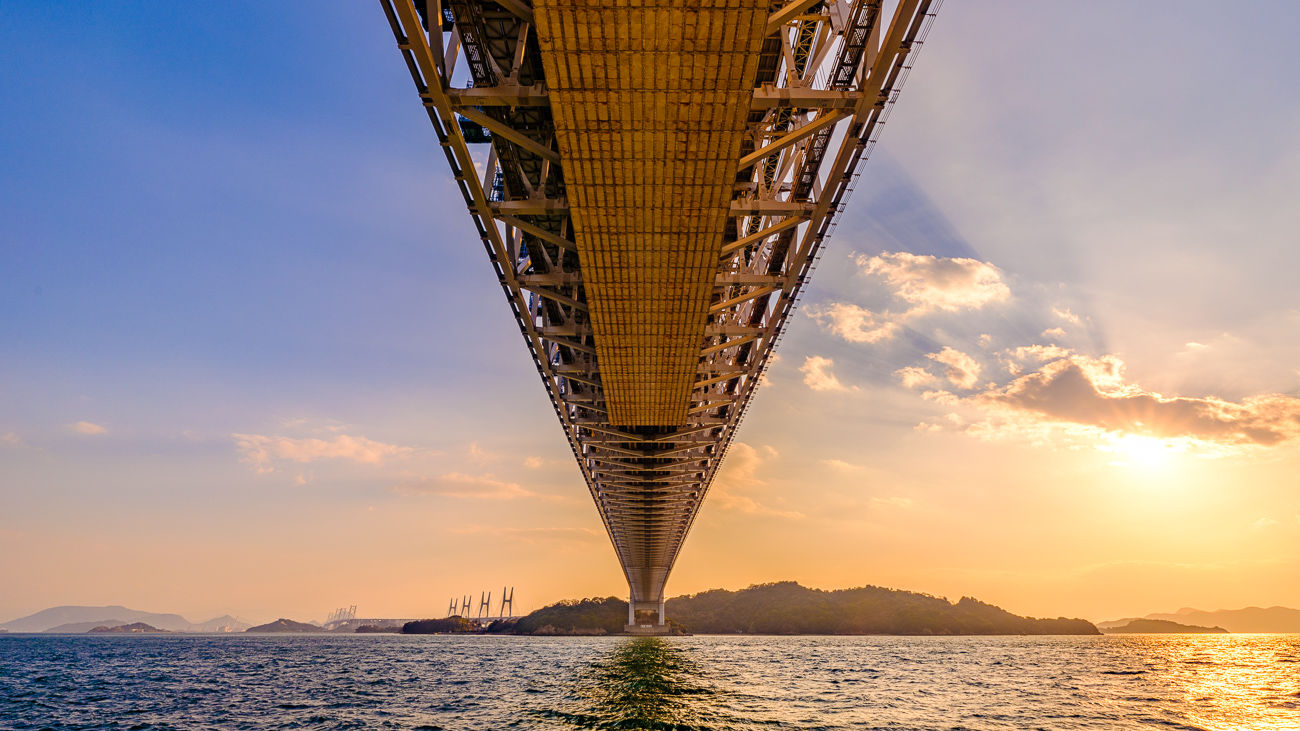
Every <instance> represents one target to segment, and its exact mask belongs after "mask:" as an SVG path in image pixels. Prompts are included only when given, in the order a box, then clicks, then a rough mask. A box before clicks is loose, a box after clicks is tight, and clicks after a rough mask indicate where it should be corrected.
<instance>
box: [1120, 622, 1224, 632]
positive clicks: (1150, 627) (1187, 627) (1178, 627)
mask: <svg viewBox="0 0 1300 731" xmlns="http://www.w3.org/2000/svg"><path fill="white" fill-rule="evenodd" d="M1101 631H1102V632H1103V633H1105V634H1108V635H1125V634H1133V635H1136V634H1201V635H1204V634H1225V635H1226V634H1228V630H1226V629H1224V628H1222V627H1200V626H1197V625H1194V624H1179V623H1177V622H1171V621H1170V620H1167V619H1134V620H1130V621H1129V623H1128V624H1125V625H1121V626H1119V627H1103V628H1102V630H1101Z"/></svg>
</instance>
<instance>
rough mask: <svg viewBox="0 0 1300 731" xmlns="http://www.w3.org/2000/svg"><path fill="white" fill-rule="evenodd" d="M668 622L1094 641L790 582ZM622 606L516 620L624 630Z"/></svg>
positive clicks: (759, 630) (1078, 628)
mask: <svg viewBox="0 0 1300 731" xmlns="http://www.w3.org/2000/svg"><path fill="white" fill-rule="evenodd" d="M665 609H666V613H667V615H668V618H669V620H670V621H672V622H673V623H674V624H676V625H678V626H680V627H681V628H682V629H684V630H685V631H687V632H693V633H698V634H735V633H744V634H774V635H792V634H825V635H866V634H879V635H1095V634H1100V632H1098V630H1097V628H1096V627H1094V626H1093V625H1092V623H1091V622H1088V621H1086V620H1082V619H1065V618H1064V617H1062V618H1059V619H1033V618H1031V617H1019V616H1016V615H1014V614H1011V613H1010V612H1007V611H1005V610H1002V609H999V608H998V607H995V606H993V605H991V604H985V603H984V602H981V601H977V600H975V599H971V598H969V597H962V599H961V600H960V601H958V602H956V603H953V602H949V601H948V600H947V599H942V598H940V597H933V596H929V595H928V594H917V593H914V592H910V591H900V590H897V589H882V588H880V587H875V586H864V587H859V588H856V589H837V590H833V591H822V590H819V589H809V588H807V587H803V586H800V585H798V584H796V583H795V582H793V581H783V582H780V583H776V584H759V585H755V586H751V587H749V588H748V589H741V590H740V591H727V590H725V589H714V590H712V591H706V592H703V593H700V594H694V595H691V596H681V597H675V598H673V599H669V600H668V602H667V605H666V607H665ZM626 621H627V602H626V601H623V600H621V599H616V598H614V597H608V598H606V599H583V600H581V601H567V602H561V603H559V604H553V605H551V606H549V607H546V608H544V609H539V610H537V611H536V612H533V613H532V614H530V615H528V616H527V617H524V618H522V619H520V620H519V623H518V624H517V625H516V626H515V628H514V630H515V631H516V632H518V633H523V634H534V633H537V634H574V633H580V634H590V633H596V632H607V633H610V634H613V633H617V632H620V631H622V628H623V623H624V622H626Z"/></svg>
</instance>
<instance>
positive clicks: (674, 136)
mask: <svg viewBox="0 0 1300 731" xmlns="http://www.w3.org/2000/svg"><path fill="white" fill-rule="evenodd" d="M380 2H381V4H382V5H383V8H384V11H385V13H386V14H387V15H388V21H389V23H390V24H391V25H392V28H393V34H394V36H396V38H397V44H398V48H400V49H401V53H402V56H403V57H404V58H405V60H406V64H407V66H408V68H409V69H410V72H411V76H412V77H413V78H414V80H415V85H416V88H417V89H418V91H419V96H420V99H421V101H422V102H423V104H424V106H425V108H426V109H427V111H428V114H429V120H430V121H431V122H432V123H433V128H434V132H435V133H436V134H437V137H438V142H439V143H440V144H441V145H442V149H443V151H444V152H445V153H446V156H447V162H448V163H449V164H450V165H451V170H452V174H453V175H454V177H455V179H456V182H457V184H458V185H459V187H460V191H461V194H462V195H463V196H464V198H465V204H466V206H467V207H468V208H469V212H470V216H471V217H472V218H473V220H474V223H475V225H476V226H477V229H478V232H479V236H480V238H481V239H482V241H483V245H484V247H485V248H486V249H487V254H488V258H489V259H490V260H491V262H492V266H493V267H494V268H495V270H496V273H497V277H498V279H499V280H500V283H501V287H502V288H503V289H504V290H505V294H506V299H507V300H508V301H509V303H510V307H511V308H512V309H513V310H514V314H515V319H516V321H517V322H518V324H519V330H520V332H521V333H522V334H523V336H524V341H525V343H526V344H527V346H528V349H529V351H530V352H531V353H532V356H533V360H534V361H535V362H536V364H537V371H538V373H539V374H540V375H541V377H542V382H543V383H544V384H545V386H546V389H547V391H548V393H549V394H550V398H551V402H552V403H553V404H554V406H555V412H556V414H557V415H558V416H559V418H560V423H561V425H562V426H563V428H564V431H565V434H566V435H567V436H568V438H569V444H570V445H571V446H572V448H573V454H574V456H575V457H576V458H577V460H578V466H579V467H580V468H581V469H582V473H583V477H584V478H585V479H586V481H587V486H588V487H589V488H590V490H591V495H592V497H593V498H594V499H595V501H596V506H597V507H598V508H599V510H600V515H601V518H602V519H603V520H604V522H605V527H606V529H607V530H608V531H609V536H610V539H611V540H612V541H613V544H614V549H615V551H616V552H617V554H618V558H619V561H620V562H621V564H622V566H623V571H624V573H625V574H626V576H627V582H628V586H629V587H630V589H631V606H630V608H629V620H628V621H629V624H630V625H634V624H635V614H634V612H635V611H636V610H657V611H658V612H659V624H660V625H662V624H663V599H664V585H665V583H666V582H667V580H668V575H669V572H670V571H671V570H672V567H673V563H674V561H675V560H676V558H677V554H678V552H679V551H680V550H681V546H682V542H683V541H684V540H685V538H686V533H687V531H689V530H690V527H691V524H692V522H693V521H694V520H695V516H696V515H697V514H698V512H699V508H700V504H701V502H702V501H703V500H704V496H705V494H706V493H707V492H708V489H709V485H710V483H711V482H712V481H713V478H714V476H715V475H716V474H717V471H718V466H719V465H720V464H721V462H722V459H723V457H724V456H725V454H726V451H727V448H728V446H729V445H730V444H731V441H732V439H733V437H734V436H735V433H736V429H737V427H738V426H739V425H740V420H741V419H742V418H743V417H744V414H745V409H746V407H747V406H748V405H749V403H750V400H751V399H752V398H753V396H754V393H755V390H756V389H757V388H758V385H759V382H760V380H761V378H762V375H763V370H764V368H766V366H767V364H768V361H769V359H770V357H771V355H772V352H773V349H774V348H775V346H776V343H777V342H778V340H779V339H780V337H781V332H782V328H783V327H784V326H785V324H786V320H787V319H788V317H789V315H790V312H791V311H792V309H793V307H794V304H795V302H796V301H797V299H798V297H799V293H800V288H801V287H802V286H803V284H804V283H805V282H806V281H807V279H808V276H809V274H810V273H811V270H812V267H813V265H814V264H815V263H816V260H817V256H818V254H819V252H820V248H821V246H822V244H823V243H824V242H825V240H826V237H827V236H828V235H829V234H830V233H831V231H832V230H833V229H834V226H835V220H836V215H837V214H838V213H839V211H840V209H841V208H842V207H843V205H844V203H845V202H846V200H847V198H848V195H849V193H850V192H851V191H852V188H853V184H854V181H855V180H856V177H857V168H858V165H859V164H860V163H861V162H862V161H863V160H864V159H865V158H866V157H867V155H868V153H869V152H870V151H871V148H872V146H873V145H874V144H875V140H876V138H877V135H878V134H879V132H880V129H881V127H882V125H883V123H884V121H885V119H886V117H887V116H888V114H889V111H890V108H891V106H892V104H893V102H894V100H895V99H896V98H897V94H898V91H899V89H900V88H901V86H902V84H903V82H904V80H905V79H906V77H907V73H908V71H909V70H910V68H911V66H910V63H909V57H910V56H912V55H914V54H915V52H916V50H917V49H918V48H919V44H920V43H921V41H922V40H923V39H924V37H925V33H926V31H927V30H928V29H929V26H930V23H931V22H932V20H933V17H934V15H933V13H934V11H935V10H936V9H937V8H936V7H935V6H937V2H932V0H891V2H889V3H885V2H882V0H790V1H789V2H785V1H784V0H696V2H684V1H683V0H532V2H531V4H530V3H529V0H417V1H415V2H413V1H412V0H380ZM472 145H475V146H477V145H485V146H484V147H475V148H474V149H477V150H480V151H482V152H480V153H479V166H481V167H476V165H475V159H474V157H472V155H471V146H472ZM484 160H486V165H483V161H484ZM652 629H653V628H652Z"/></svg>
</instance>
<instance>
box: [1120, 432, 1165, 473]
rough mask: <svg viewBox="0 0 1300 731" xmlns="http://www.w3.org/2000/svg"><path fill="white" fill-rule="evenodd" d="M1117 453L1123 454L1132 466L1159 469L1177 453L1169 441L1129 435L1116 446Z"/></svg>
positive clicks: (1122, 438)
mask: <svg viewBox="0 0 1300 731" xmlns="http://www.w3.org/2000/svg"><path fill="white" fill-rule="evenodd" d="M1115 451H1117V452H1121V453H1123V454H1124V455H1125V456H1126V457H1128V460H1129V462H1130V463H1131V464H1135V465H1138V466H1141V467H1159V466H1160V465H1163V464H1164V463H1165V462H1167V461H1168V460H1169V457H1170V456H1171V455H1173V454H1174V452H1175V451H1176V450H1175V449H1174V445H1173V444H1171V443H1170V442H1169V440H1167V439H1157V438H1155V437H1143V436H1138V435H1137V434H1128V435H1125V436H1123V437H1121V438H1120V439H1119V440H1118V442H1117V443H1116V444H1115Z"/></svg>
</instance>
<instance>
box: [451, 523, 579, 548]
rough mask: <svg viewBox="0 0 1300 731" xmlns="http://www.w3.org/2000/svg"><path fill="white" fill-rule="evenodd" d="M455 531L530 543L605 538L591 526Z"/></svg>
mask: <svg viewBox="0 0 1300 731" xmlns="http://www.w3.org/2000/svg"><path fill="white" fill-rule="evenodd" d="M452 532H453V533H459V534H462V535H464V534H471V535H490V536H494V537H497V538H506V539H510V540H516V541H519V542H521V543H527V544H530V545H537V544H546V543H550V544H574V543H581V544H587V543H599V542H603V541H604V540H605V533H604V532H603V531H598V530H593V529H591V528H500V527H495V526H482V525H467V526H462V527H459V528H453V529H452Z"/></svg>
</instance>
